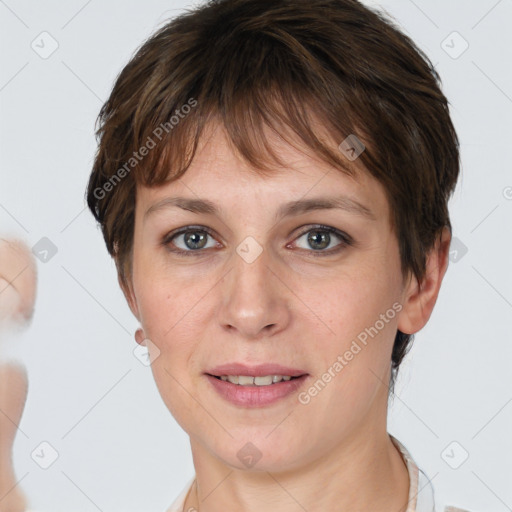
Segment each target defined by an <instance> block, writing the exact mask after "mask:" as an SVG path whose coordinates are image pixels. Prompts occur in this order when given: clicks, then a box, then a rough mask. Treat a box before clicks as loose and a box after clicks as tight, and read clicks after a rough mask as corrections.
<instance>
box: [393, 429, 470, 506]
mask: <svg viewBox="0 0 512 512" xmlns="http://www.w3.org/2000/svg"><path fill="white" fill-rule="evenodd" d="M390 437H391V440H392V441H393V443H394V444H395V446H396V447H397V448H398V450H399V451H400V453H401V454H402V458H403V459H404V463H405V464H406V466H407V469H408V471H409V479H410V482H411V485H410V489H409V508H408V509H407V512H472V511H469V510H467V509H463V508H459V507H457V506H455V505H446V503H450V502H452V500H446V499H445V497H441V496H438V495H436V492H435V490H434V487H433V485H432V482H431V480H430V479H429V478H428V476H427V475H426V474H425V473H424V472H423V471H422V470H421V469H420V468H419V467H418V465H417V464H416V462H415V460H414V459H413V457H412V455H411V454H410V452H409V451H408V450H407V448H406V447H405V446H404V445H403V444H402V443H401V442H400V441H399V440H398V439H396V438H395V437H393V436H392V435H391V434H390Z"/></svg>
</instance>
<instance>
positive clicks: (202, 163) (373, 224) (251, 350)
mask: <svg viewBox="0 0 512 512" xmlns="http://www.w3.org/2000/svg"><path fill="white" fill-rule="evenodd" d="M272 140H273V142H272V143H273V144H275V148H276V151H277V153H278V154H279V156H280V157H281V158H282V159H283V160H284V161H285V162H286V164H287V165H286V166H285V167H284V168H277V167H276V172H275V174H274V175H273V176H272V177H270V178H264V177H262V176H257V175H255V174H253V173H250V172H249V164H248V163H246V162H245V161H244V160H243V159H241V158H240V157H238V156H237V154H236V153H235V152H233V151H232V149H231V146H230V144H229V142H228V141H227V139H226V136H225V133H224V131H223V129H222V127H221V126H218V125H213V126H212V129H211V131H209V132H208V137H204V139H203V141H202V144H201V145H200V148H199V150H198V153H197V154H196V156H195V159H194V161H193V162H192V165H191V167H190V168H189V169H188V170H187V172H186V173H185V175H184V176H183V177H182V178H181V179H180V180H178V181H174V182H172V183H169V184H166V185H164V186H161V187H156V188H146V187H139V188H138V189H137V203H136V219H135V230H134V246H133V255H132V257H133V260H132V264H133V272H132V276H131V278H130V280H129V285H128V287H127V288H124V289H123V291H124V293H125V295H126V298H127V300H128V303H129V305H130V308H131V310H132V312H133V314H134V315H135V316H136V317H137V319H138V320H139V321H140V323H141V326H142V329H143V331H144V332H143V334H139V335H138V336H137V341H138V342H139V343H145V342H144V341H143V338H144V337H145V338H148V339H150V340H151V342H152V344H154V345H151V344H150V348H149V350H150V353H151V352H152V351H153V352H154V355H155V356H157V355H158V354H157V353H156V348H157V349H158V350H159V351H160V354H159V355H158V357H156V359H155V360H154V362H153V363H152V371H153V375H154V378H155V381H156V384H157V386H158V389H159V392H160V394H161V396H162V399H163V401H164V402H165V404H166V406H167V407H168V409H169V411H170V412H171V413H172V415H173V416H174V418H175V419H176V421H177V422H178V423H179V424H180V425H181V427H182V428H183V429H184V430H185V431H186V432H187V433H188V434H189V436H190V443H191V449H192V455H193V460H194V466H195V470H196V483H197V486H195V487H194V489H192V491H193V492H191V493H189V496H188V497H187V500H186V503H185V505H186V506H185V509H184V510H189V508H190V507H194V508H195V509H196V510H200V511H201V512H212V511H218V510H225V511H239V510H244V511H246V512H256V511H258V512H261V510H265V509H267V508H268V506H269V504H270V505H271V507H272V510H273V511H274V512H279V511H287V512H290V511H296V510H297V511H299V510H304V509H305V510H344V511H347V512H348V511H354V512H355V511H359V510H374V511H382V512H384V511H393V512H395V511H397V512H398V511H400V510H405V509H406V507H407V502H408V489H409V477H408V473H407V469H406V466H405V464H404V461H403V460H402V458H401V455H400V454H399V452H398V450H397V449H396V448H395V446H394V445H393V444H392V441H391V439H390V437H389V435H388V434H387V430H386V422H387V400H388V385H387V383H388V382H389V375H390V363H391V351H392V347H393V341H394V338H395V333H396V330H397V328H399V329H400V330H402V331H403V332H405V333H414V332H417V331H418V330H420V329H421V328H422V327H423V326H424V325H425V324H426V322H427V321H428V319H429V317H430V314H431V312H432V309H433V307H434V304H435V302H436V299H437V295H438V292H439V288H440V285H441V281H442V278H443V276H444V274H445V271H446V268H447V264H448V259H447V258H448V247H449V240H450V233H449V231H448V230H447V229H446V230H445V231H443V234H442V237H441V239H440V241H439V242H438V244H437V245H436V247H435V248H434V249H433V250H432V251H431V253H430V254H429V255H428V263H427V274H426V278H425V280H424V283H423V286H422V287H421V288H420V287H418V284H417V282H416V281H415V280H414V279H406V280H403V279H402V274H401V268H400V258H399V250H398V242H397V238H396V236H395V234H394V232H393V230H392V228H391V225H390V222H389V213H390V211H389V204H388V201H387V199H386V196H385V193H384V189H383V188H382V186H381V185H380V184H379V183H378V182H377V181H376V180H375V179H374V178H372V177H371V176H370V175H369V174H368V173H367V172H366V171H365V170H364V169H363V168H362V167H360V172H359V173H358V175H357V177H356V178H351V177H348V176H346V175H345V174H343V173H341V172H340V171H338V170H336V169H334V168H332V167H330V166H328V165H327V164H326V163H324V162H321V161H320V160H319V159H318V158H315V156H314V155H312V154H311V153H309V152H308V151H307V150H305V149H304V150H303V151H299V150H298V149H297V148H296V147H292V146H291V145H289V144H287V143H285V142H283V141H280V140H279V139H277V138H275V137H274V139H272ZM332 143H333V147H336V145H337V144H336V142H335V141H332ZM341 194H343V195H347V196H349V197H350V198H352V199H356V200H358V201H359V202H361V203H363V204H364V205H366V206H367V207H368V208H370V209H371V211H372V212H373V214H374V217H375V219H374V220H372V219H368V218H366V217H364V216H362V215H360V214H357V213H354V212H348V211H345V210H341V209H331V210H318V211H313V212H308V213H303V214H300V215H298V216H293V217H288V218H283V219H281V220H279V221H277V222H276V221H275V219H274V215H275V212H276V211H277V209H278V208H279V207H280V206H281V205H282V204H283V203H286V202H289V201H292V200H297V199H302V198H304V197H305V198H312V197H321V196H332V195H341ZM178 195H179V196H185V197H189V198H196V199H197V198H202V199H209V200H211V201H213V202H214V203H216V204H217V205H219V206H220V207H221V212H222V213H221V215H220V216H215V215H210V214H204V213H201V214H198V213H192V212H190V211H185V210H182V209H180V208H178V207H176V206H173V207H169V208H162V209H159V210H158V211H156V212H154V213H152V214H149V215H148V216H146V217H145V216H144V214H145V212H146V211H147V210H148V209H149V208H150V207H151V206H152V205H154V204H155V203H156V202H158V201H160V200H162V199H163V198H166V197H173V196H178ZM315 224H323V225H327V226H332V227H334V228H337V229H339V230H341V231H342V232H345V233H347V234H348V235H350V237H352V238H353V240H354V241H355V243H354V244H353V245H351V246H344V245H343V244H342V241H341V240H340V239H339V238H338V237H337V236H336V235H331V241H330V243H329V245H328V247H327V248H325V249H322V250H323V251H324V253H327V252H331V254H330V255H326V256H319V257H315V255H313V254H312V253H315V254H318V253H319V250H316V251H315V250H314V248H316V247H318V245H313V246H312V245H311V244H310V243H308V238H307V236H308V235H307V234H308V233H310V232H311V230H313V231H314V230H315ZM191 225H192V226H197V225H199V226H204V227H208V228H210V229H211V230H212V231H213V237H208V238H207V244H206V247H205V248H202V249H196V250H195V252H194V255H192V256H189V257H187V256H179V255H177V254H175V253H172V252H170V251H169V248H176V249H179V248H181V249H182V250H188V251H189V252H192V251H193V250H194V249H193V246H192V248H190V246H191V245H192V244H190V242H189V246H187V245H186V244H185V242H186V240H185V237H184V236H182V235H181V236H178V237H177V238H175V239H174V240H173V242H174V246H173V245H172V243H173V242H170V241H168V245H167V247H166V246H165V245H164V244H162V240H163V239H164V238H165V237H166V235H168V234H169V233H171V232H172V231H175V230H177V229H178V228H182V227H185V226H191ZM195 230H197V228H195ZM192 231H194V229H192ZM311 234H314V233H311ZM248 236H251V237H253V238H254V239H255V240H256V241H257V242H258V243H259V245H260V246H261V248H262V249H263V252H262V253H261V254H260V255H259V257H258V258H257V259H256V260H255V261H254V262H252V263H250V264H249V263H247V262H246V261H245V260H244V259H243V258H241V257H240V256H239V254H238V253H237V252H236V248H237V246H238V245H239V244H240V243H241V242H242V241H243V240H244V239H245V238H246V237H248ZM313 243H314V241H313ZM340 244H341V245H340ZM319 245H321V244H319ZM340 247H341V250H340V251H339V252H337V253H334V252H332V251H333V250H334V248H340ZM200 251H202V252H200ZM396 302H398V303H399V304H400V305H401V306H402V309H401V311H400V312H399V313H398V314H397V315H396V316H395V317H394V318H393V319H391V320H389V321H388V323H386V324H385V327H384V328H382V329H381V330H380V331H379V333H378V335H377V336H375V337H374V338H373V339H371V341H370V342H369V343H368V344H367V345H366V346H364V348H363V349H362V350H361V351H360V352H359V353H358V354H357V355H356V356H354V358H353V359H352V360H351V361H350V362H349V363H348V364H347V365H346V366H345V367H344V368H343V370H342V371H341V372H339V373H338V374H337V375H336V377H335V378H333V379H332V380H331V382H329V383H328V384H327V385H326V386H325V388H324V389H323V390H322V391H321V392H320V393H318V395H317V396H316V397H314V398H313V399H312V400H311V401H310V403H308V404H307V405H303V404H301V403H299V402H298V399H297V394H294V395H292V396H290V397H287V398H286V399H284V400H281V401H279V402H278V403H276V404H273V405H271V406H267V407H263V408H254V409H249V408H244V407H236V406H234V405H232V404H230V403H228V402H226V401H225V400H224V399H223V398H221V397H220V396H219V395H218V394H217V393H216V391H215V390H213V389H212V386H211V385H210V383H209V382H208V380H207V378H206V377H205V376H204V372H205V371H207V370H208V369H211V368H212V367H213V366H216V365H218V364H222V363H227V362H244V363H248V364H256V363H263V362H277V363H281V364H285V365H289V366H293V367H296V368H299V369H303V370H304V371H305V372H307V373H309V374H310V376H309V377H308V381H307V383H305V384H304V387H303V388H301V390H299V391H304V390H306V389H307V388H309V387H310V386H311V385H312V383H314V382H315V381H317V379H319V378H320V377H321V376H322V374H323V373H325V372H326V371H327V369H328V368H329V367H332V365H333V363H334V362H335V361H336V360H337V357H338V356H339V355H342V354H344V353H345V351H346V350H348V349H349V347H350V345H351V343H352V341H353V340H354V339H356V337H357V335H358V334H359V333H361V332H362V331H364V329H365V328H367V327H370V326H373V325H375V322H376V321H377V320H378V319H379V318H380V315H381V314H383V313H385V312H386V311H387V310H388V309H389V308H391V307H392V305H393V304H394V303H396ZM247 442H251V443H252V444H253V445H255V446H256V447H257V449H258V450H259V452H261V455H262V456H261V459H260V460H259V461H258V462H257V464H256V465H255V466H254V467H252V468H248V467H246V466H244V464H242V463H241V461H240V460H239V458H238V457H237V452H238V451H239V450H240V448H242V447H243V446H244V445H245V444H246V443H247ZM333 475H336V478H333Z"/></svg>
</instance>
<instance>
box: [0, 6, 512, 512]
mask: <svg viewBox="0 0 512 512" xmlns="http://www.w3.org/2000/svg"><path fill="white" fill-rule="evenodd" d="M374 3H375V4H379V5H382V6H383V7H384V8H385V9H387V11H388V12H389V13H390V14H391V15H393V16H394V17H395V18H396V21H397V23H399V24H400V26H401V27H402V29H403V30H404V31H405V32H406V33H408V34H409V35H410V36H411V37H412V38H413V39H414V40H415V41H416V42H417V43H418V45H419V46H420V47H421V48H422V49H424V50H425V52H426V53H427V54H428V55H429V57H430V58H431V59H432V61H433V62H434V64H435V65H436V67H437V69H438V70H439V72H440V74H441V77H442V79H443V88H444V91H445V93H446V95H447V96H448V98H449V100H450V102H451V105H452V110H451V112H452V116H453V119H454V122H455V125H456V128H457V131H458V134H459V137H460V140H461V151H462V164H463V167H462V178H461V180H460V182H459V185H458V188H457V191H456V193H455V195H454V197H453V199H452V201H451V214H452V222H453V227H454V235H455V236H456V237H457V240H456V241H455V242H454V245H453V246H452V249H453V252H452V262H451V263H450V266H449V269H448V273H447V275H446V278H445V281H444V285H443V287H442V290H441V294H440V297H439V300H438V304H437V306H436V309H435V311H434V314H433V315H432V317H431V320H430V323H429V324H428V325H427V327H425V328H424V329H423V330H422V331H421V332H420V333H419V334H418V335H417V336H416V342H415V345H414V347H413V349H412V350H411V352H410V354H409V355H408V356H407V358H406V360H405V362H404V365H403V366H402V369H401V373H400V376H399V380H398V383H397V386H396V396H395V398H394V401H393V405H392V407H391V409H390V414H389V425H388V427H389V431H390V432H391V433H392V434H393V435H395V436H396V437H397V438H398V439H400V440H401V441H402V443H403V444H405V446H406V447H407V448H408V449H409V451H410V452H411V453H412V455H413V457H414V458H415V459H416V461H417V463H418V465H419V466H420V467H421V468H422V469H423V470H424V471H425V472H426V473H427V474H428V475H429V477H430V478H431V479H432V482H433V484H434V487H435V488H436V493H437V497H438V501H439V502H440V503H444V502H445V500H446V503H447V504H453V505H458V506H460V507H464V508H468V509H470V510H474V511H481V512H483V511H485V512H491V511H496V512H505V511H506V510H512V486H511V485H510V484H511V483H512V457H511V454H512V436H511V435H510V432H511V431H512V428H511V427H512V403H511V402H512V377H511V371H510V362H511V360H512V344H511V341H512V339H511V338H512V336H511V328H510V323H511V322H510V321H511V319H512V275H511V272H510V261H511V249H512V241H511V225H512V222H511V221H512V172H511V166H510V154H509V149H510V141H511V135H512V130H511V123H510V117H511V114H512V72H511V66H510V62H511V56H512V51H511V49H512V31H511V30H510V22H511V21H512V2H511V1H510V0H501V1H496V0H481V1H462V0H457V1H451V2H446V1H440V0H436V1H432V0H431V1H428V2H427V1H426V0H416V1H412V0H397V1H389V2H374ZM196 4H197V3H196ZM196 4H194V5H196ZM192 5H193V4H191V3H190V2H185V1H183V2H181V1H174V2H164V1H162V0H149V1H145V2H135V1H121V0H110V1H108V2H100V1H98V0H89V1H87V2H84V1H83V0H72V1H68V2H57V1H55V0H53V1H40V2H36V1H33V0H32V1H22V0H7V1H0V38H1V48H2V52H1V64H0V109H1V111H0V130H1V136H0V141H1V142H0V144H1V145H0V151H1V161H0V234H2V235H6V234H12V235H17V236H19V237H21V238H23V239H25V240H26V241H27V242H28V243H29V244H30V246H34V245H35V244H37V243H40V244H43V245H42V246H37V247H38V248H41V247H42V248H43V249H44V248H45V247H47V248H49V247H48V246H47V245H44V244H48V242H47V241H43V242H40V240H41V239H42V238H43V237H47V238H48V239H49V240H50V241H51V243H52V244H54V246H55V249H56V251H57V252H56V253H55V254H54V255H52V252H51V248H49V250H50V252H49V253H48V256H47V261H39V262H38V270H39V291H38V299H37V305H36V311H35V316H34V319H33V322H32V325H31V326H30V328H29V329H28V330H26V331H25V332H23V333H22V334H21V335H20V334H18V335H17V336H16V338H15V337H14V336H13V335H12V334H9V333H5V332H4V333H2V335H1V336H2V346H1V349H0V350H2V354H3V355H1V356H0V357H1V358H2V359H5V358H7V357H10V358H14V359H17V360H21V361H22V362H23V363H24V364H25V365H26V367H27V370H28V373H29V378H30V390H29V397H28V401H27V404H26V409H25V412H24V415H23V418H22V422H21V424H20V432H19V434H18V436H17V439H16V443H15V447H14V462H15V468H16V473H17V475H18V478H19V479H20V480H21V483H20V485H21V486H22V487H23V489H24V490H25V492H26V493H27V494H28V496H29V499H30V502H31V506H32V508H33V509H34V510H39V511H47V512H50V511H52V512H58V511H64V510H66V511H69V510H77V511H84V512H85V511H97V510H102V511H121V510H123V511H135V510H137V511H139V510H148V511H149V510H154V511H163V510H165V508H166V507H167V506H168V505H169V504H170V503H171V502H172V501H173V500H174V499H175V497H176V496H177V494H178V493H179V492H180V491H181V489H182V488H183V486H184V485H185V484H186V482H187V481H188V480H189V479H190V478H191V477H192V475H193V471H194V470H193V465H192V460H191V456H190V453H189V444H188V437H187V436H186V434H185V433H184V432H183V431H182V430H181V428H180V427H179V426H178V425H177V424H176V422H175V421H174V419H173V418H172V417H171V415H170V413H169V412H168V411H167V409H166V408H165V406H164V404H163V402H162V401H161V399H160V396H159V395H158V391H157V389H156V386H155V384H154V382H153V378H152V375H151V371H150V368H149V367H146V366H144V365H143V364H142V363H141V362H140V361H139V360H138V359H137V358H136V357H135V356H134V355H133V353H132V351H133V350H134V349H135V348H136V346H137V345H136V343H135V341H134V339H133V332H134V331H135V329H136V327H137V324H136V321H135V319H134V318H132V316H131V313H130V311H129V309H128V307H127V305H126V304H125V302H124V298H123V296H122V295H121V292H120V290H119V288H118V285H117V280H116V274H115V269H114V265H113V263H112V262H111V260H110V258H109V257H108V255H107V252H106V249H105V247H104V245H103V241H102V237H101V234H100V231H99V230H98V228H96V226H95V224H94V222H93V219H92V216H91V215H90V214H89V212H88V211H87V210H86V209H85V203H84V189H85V184H86V180H87V176H88V173H89V171H90V167H91V163H92V158H93V155H94V151H95V148H96V144H95V140H94V135H93V129H94V122H95V118H96V115H97V114H98V111H99V108H100V106H101V104H102V102H103V101H104V100H105V99H106V98H107V96H108V94H109V91H110V88H111V86H112V83H113V80H114V78H115V76H116V75H117V73H118V72H119V71H120V70H121V68H122V66H123V65H124V64H125V63H126V62H127V60H128V59H129V57H130V55H131V54H132V53H133V51H134V50H135V49H136V47H138V46H139V44H140V43H141V42H142V41H143V40H144V39H145V38H146V37H147V36H149V34H150V33H151V32H152V31H153V30H154V29H156V28H157V27H159V26H160V25H161V24H162V23H163V22H164V21H165V20H166V19H168V18H169V17H171V16H174V15H176V14H177V13H179V12H180V11H181V10H182V9H183V8H184V7H190V6H192ZM454 31H456V32H457V33H458V35H457V34H453V32H454ZM42 32H48V33H49V34H50V36H48V35H40V34H41V33H42ZM42 40H43V42H41V41H42ZM443 41H444V42H443ZM465 41H466V42H467V44H468V45H469V46H468V48H467V49H466V50H465V51H464V52H463V53H461V52H462V50H464V48H465V46H466V43H465ZM56 44H58V48H57V49H56V50H55V51H54V53H52V54H51V55H47V54H45V53H44V52H49V51H50V50H51V49H52V45H56ZM31 45H33V46H34V47H35V49H37V50H38V51H39V53H37V52H36V51H35V49H33V47H32V46H31ZM41 55H42V56H41ZM42 57H46V58H42ZM41 250H42V249H41ZM41 257H43V256H42V255H41ZM43 259H44V258H43ZM42 442H47V443H49V444H50V445H51V446H52V447H53V448H54V449H55V450H56V451H57V452H58V458H57V459H56V460H55V462H54V463H53V464H52V465H51V466H50V467H49V468H48V469H42V468H41V467H40V466H39V465H38V464H37V463H36V462H35V461H34V459H33V458H32V457H31V454H32V453H33V452H34V450H36V453H44V454H45V455H44V457H41V459H44V458H45V457H46V462H50V459H49V457H51V449H49V448H48V447H47V446H46V445H43V447H41V445H40V443H42ZM453 442H455V444H452V443H453ZM37 450H39V452H37ZM41 450H43V451H42V452H41ZM466 452H467V453H468V455H469V456H468V458H467V460H465V461H464V462H463V463H462V464H461V465H460V466H459V467H458V468H457V469H454V468H453V467H450V465H451V466H457V465H459V464H460V463H461V461H462V460H463V459H464V457H465V454H466ZM34 458H36V457H34Z"/></svg>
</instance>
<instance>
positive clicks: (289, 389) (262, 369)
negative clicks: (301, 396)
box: [204, 363, 310, 407]
mask: <svg viewBox="0 0 512 512" xmlns="http://www.w3.org/2000/svg"><path fill="white" fill-rule="evenodd" d="M204 375H205V376H206V377H207V379H208V381H209V382H210V384H211V385H212V388H213V389H214V390H215V391H216V392H217V393H218V394H219V395H220V396H221V397H222V398H223V399H225V400H227V401H228V402H230V403H232V404H234V405H237V406H239V407H264V406H269V405H272V404H274V403H275V402H277V401H280V400H282V399H284V398H285V397H292V396H294V395H295V394H296V393H297V391H298V390H299V389H300V388H302V387H303V386H304V385H305V384H304V383H305V382H306V380H308V378H309V376H310V375H309V373H307V372H305V371H304V370H299V369H297V368H289V367H285V366H282V365H276V364H265V365H259V366H247V365H243V364H238V363H233V364H227V365H222V366H218V367H216V368H213V369H211V370H209V371H208V372H205V374H204Z"/></svg>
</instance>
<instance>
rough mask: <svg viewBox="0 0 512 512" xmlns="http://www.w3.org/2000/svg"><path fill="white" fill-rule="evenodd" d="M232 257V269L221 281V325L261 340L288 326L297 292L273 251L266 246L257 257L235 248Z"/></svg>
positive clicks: (234, 331) (239, 333)
mask: <svg viewBox="0 0 512 512" xmlns="http://www.w3.org/2000/svg"><path fill="white" fill-rule="evenodd" d="M253 250H254V248H253ZM240 254H242V256H241V255H240ZM232 260H233V261H232V267H231V271H230V272H228V273H227V275H226V276H225V277H224V279H223V280H222V283H220V286H221V294H222V302H221V309H220V311H219V320H220V323H221V327H222V328H223V329H225V330H227V331H232V334H233V333H236V335H237V336H238V337H239V338H240V339H245V340H261V339H262V338H265V337H270V336H273V335H275V334H277V333H278V332H281V331H282V330H284V329H286V327H287V325H288V324H289V322H290V312H291V308H290V303H291V300H292V297H293V294H292V293H291V292H290V290H289V288H288V287H287V286H286V285H285V284H284V276H282V275H279V274H280V272H279V266H278V265H277V263H276V262H275V261H272V258H271V257H270V255H269V252H268V251H266V250H263V251H262V252H261V254H259V255H258V256H257V257H256V258H255V259H254V260H253V261H252V258H250V257H249V258H248V257H246V256H245V255H244V254H243V253H238V252H234V253H233V258H232Z"/></svg>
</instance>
